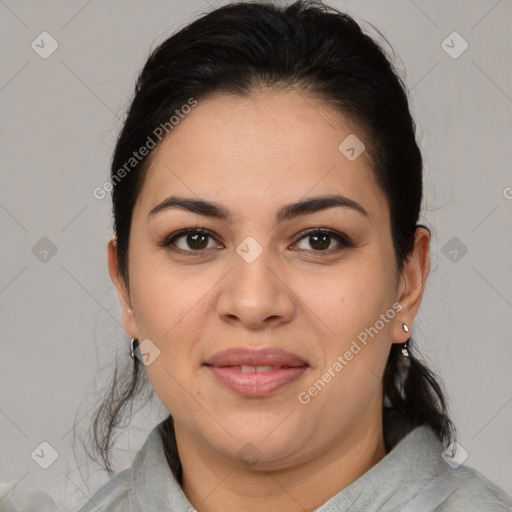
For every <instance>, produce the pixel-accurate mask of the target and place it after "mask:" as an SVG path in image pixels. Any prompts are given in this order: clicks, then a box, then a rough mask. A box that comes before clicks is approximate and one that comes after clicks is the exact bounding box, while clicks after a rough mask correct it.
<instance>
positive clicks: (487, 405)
mask: <svg viewBox="0 0 512 512" xmlns="http://www.w3.org/2000/svg"><path fill="white" fill-rule="evenodd" d="M222 3H226V2H220V1H219V2H213V1H212V0H210V2H208V1H207V0H187V1H181V0H180V1H178V0H172V1H171V0H167V1H163V0H153V1H149V2H147V1H145V2H142V1H122V0H110V1H100V0H89V1H86V0H70V1H67V2H57V1H55V0H54V1H51V0H49V1H46V2H36V1H28V0H16V1H14V0H0V43H1V44H0V59H1V66H0V109H1V117H0V130H1V131H0V134H1V139H0V140H1V160H0V166H1V185H0V229H1V258H2V259H1V263H2V264H1V266H0V315H1V337H2V342H1V350H2V352H1V357H0V429H1V437H0V450H1V452H0V453H1V456H0V461H1V466H0V482H1V481H3V482H6V481H22V482H23V483H24V484H27V485H31V486H34V487H37V488H41V489H44V490H45V491H47V492H48V493H50V494H51V495H52V496H53V498H54V499H55V500H56V502H57V503H58V504H59V505H60V506H61V507H62V508H66V507H67V508H68V509H69V510H76V508H78V504H81V503H83V502H84V501H85V500H86V499H87V497H89V496H90V494H91V492H92V491H94V490H95V488H96V487H98V486H99V485H100V484H101V483H102V482H104V481H106V480H107V479H108V476H106V475H105V474H103V473H101V472H99V471H98V470H97V467H96V466H94V465H88V464H87V460H86V459H85V458H84V457H83V454H82V453H81V452H80V450H79V449H78V448H77V450H78V453H77V455H78V459H79V460H78V461H77V460H76V459H75V452H74V450H73V443H72V440H73V435H72V427H73V424H74V423H76V424H77V427H78V428H79V429H81V430H82V431H83V432H85V431H87V428H88V422H89V420H90V414H89V411H90V407H92V406H93V405H94V404H95V403H96V402H97V400H99V398H100V395H97V394H95V393H98V392H101V390H102V389H103V388H104V384H102V383H103V382H104V380H105V378H107V377H108V374H109V373H110V372H111V371H112V368H113V364H114V360H115V358H116V357H118V358H119V359H120V361H121V362H122V364H125V365H129V364H130V357H129V351H128V341H129V340H128V338H127V336H126V334H125V333H124V330H123V329H122V327H121V323H120V321H121V317H120V310H119V306H118V302H117V295H116V294H115V291H114V288H113V286H112V285H111V282H110V279H109V276H108V271H107V265H106V263H107V260H106V244H107V242H108V240H109V238H110V237H111V235H112V228H111V213H110V201H109V198H108V197H107V198H106V199H103V200H97V199H95V197H94V196H93V190H94V189H95V188H96V187H98V186H101V185H102V184H103V183H104V182H105V181H106V180H107V179H108V172H109V162H110V158H111V153H112V150H113V147H114V142H115V139H116V136H117V134H118V131H119V129H120V127H121V124H122V118H123V114H124V112H125V110H126V108H127V106H128V104H129V100H130V97H131V94H132V91H133V87H134V81H135V78H136V76H137V74H138V72H139V70H140V68H141V67H142V65H143V64H144V62H145V59H146V58H147V56H148V52H149V51H150V50H151V49H152V48H154V47H155V45H156V44H157V43H159V42H161V41H163V40H164V39H165V38H166V37H168V36H169V35H170V34H171V33H172V32H174V31H175V30H177V29H179V28H181V27H182V26H184V25H185V24H187V23H188V22H190V21H191V20H192V19H194V18H195V17H197V16H198V15H199V14H201V13H205V12H207V11H209V10H211V9H212V7H217V6H220V5H221V4H222ZM330 4H331V5H332V6H334V7H337V8H339V9H340V10H343V11H346V12H348V13H349V14H351V15H352V16H354V17H355V18H356V20H357V21H359V22H361V24H362V26H363V28H364V29H365V30H367V31H368V32H369V33H371V34H374V33H373V31H372V28H371V27H370V26H369V25H368V24H366V23H365V21H367V22H369V23H372V24H374V25H375V26H376V27H377V28H378V29H379V30H380V31H381V32H382V33H383V34H384V35H385V36H386V38H387V39H388V41H389V42H390V43H391V45H392V46H393V48H394V49H395V51H396V53H397V55H398V57H399V60H397V61H396V65H397V66H398V68H399V69H400V70H401V72H402V75H403V76H404V80H405V82H406V84H407V86H408V88H409V91H410V102H411V110H412V112H413V116H414V117H415V120H416V123H417V132H418V140H419V141H420V144H421V149H422V151H423V155H424V159H425V200H424V208H423V213H422V219H421V220H422V222H424V223H426V224H427V225H428V226H430V227H431V228H432V229H433V232H434V233H433V241H432V246H431V247H432V269H431V273H430V278H429V283H428V286H427V290H426V294H425V297H424V302H423V304H422V307H421V310H420V313H419V316H418V317H417V319H416V322H415V325H414V331H413V337H414V338H415V340H416V344H417V345H418V346H419V348H420V349H421V351H422V353H423V355H424V358H425V359H426V360H427V362H429V363H430V365H431V367H432V369H434V371H436V372H437V373H438V374H439V375H440V377H441V379H442V381H443V382H444V384H445V388H446V390H447V394H448V396H449V399H450V411H451V414H452V417H453V419H454V421H455V423H456V425H457V427H458V432H459V443H460V445H461V446H462V447H463V448H464V450H465V451H467V453H468V458H467V460H466V461H465V464H467V465H469V466H471V467H474V468H476V469H477V470H479V471H480V472H482V473H483V474H484V475H485V476H486V477H488V478H489V479H490V480H492V481H494V482H495V483H496V484H498V485H499V486H500V487H502V488H503V489H504V490H505V491H507V492H508V493H512V428H511V426H512V371H511V363H512V343H511V333H512V265H511V261H512V259H511V255H512V172H511V162H512V144H511V143H510V141H511V135H512V67H511V65H510V63H511V62H512V42H511V41H512V40H511V36H510V27H511V26H512V3H511V2H509V1H505V0H500V1H497V0H478V1H477V0H472V1H469V0H459V1H455V0H451V1H441V0H436V1H426V0H415V1H412V0H392V1H390V0H385V1H384V0H359V1H341V0H339V1H331V2H330ZM364 20H365V21H364ZM43 32H47V34H43V35H41V33H43ZM454 32H456V34H454ZM41 39H43V40H44V43H41ZM33 42H34V43H33ZM57 44H58V47H57V48H56V50H55V51H54V52H53V53H52V54H51V55H47V53H49V52H50V51H51V50H52V49H53V47H55V46H56V45H57ZM52 45H53V46H52ZM466 46H467V48H466ZM45 52H46V54H45ZM43 57H46V58H43ZM165 413H166V411H165V410H164V409H163V406H162V405H161V404H160V403H159V402H158V399H155V401H154V402H153V404H152V405H151V404H150V405H148V406H147V407H145V409H143V410H142V412H140V413H139V414H137V415H136V416H135V417H134V419H133V422H132V424H131V425H130V428H129V429H127V430H126V431H125V432H124V433H123V434H122V435H121V437H120V438H119V445H118V449H117V451H116V461H115V462H116V470H121V469H124V468H125V467H128V466H129V465H130V462H131V460H132V458H133V456H134V455H135V453H136V451H137V450H138V448H140V446H141V444H142V442H143V441H144V440H145V438H146V436H147V435H148V433H149V432H150V430H151V429H152V428H153V427H154V426H155V425H156V423H157V422H158V421H160V419H163V417H165ZM42 442H46V443H49V444H50V445H51V447H53V449H54V450H55V451H56V453H57V454H58V456H57V459H56V460H55V462H54V463H53V464H52V465H51V466H50V467H49V468H48V469H43V468H41V467H40V466H39V465H38V464H37V463H36V462H35V460H34V458H35V457H33V453H34V451H35V453H37V450H40V449H41V443H42ZM43 446H46V445H43ZM87 471H89V472H90V474H89V475H88V477H87V481H86V482H84V481H83V479H82V477H83V476H84V472H87ZM86 476H87V475H86ZM86 484H88V486H87V485H86Z"/></svg>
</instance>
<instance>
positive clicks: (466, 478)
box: [438, 466, 512, 512]
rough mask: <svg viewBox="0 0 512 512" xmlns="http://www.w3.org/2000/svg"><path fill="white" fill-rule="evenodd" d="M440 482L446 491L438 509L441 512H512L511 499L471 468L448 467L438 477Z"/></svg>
mask: <svg viewBox="0 0 512 512" xmlns="http://www.w3.org/2000/svg"><path fill="white" fill-rule="evenodd" d="M440 480H443V481H444V482H445V485H443V487H445V488H446V489H447V491H448V492H447V493H446V496H445V499H444V500H443V502H442V507H441V508H440V511H442V512H455V511H459V510H466V511H469V510H478V511H479V512H512V497H511V496H510V495H508V494H507V493H506V492H505V491H504V490H502V489H501V488H499V487H498V486H497V485H496V484H494V483H493V482H491V481H490V480H488V479H487V478H486V477H485V476H484V475H482V474H481V473H479V472H478V471H477V470H475V469H473V468H471V467H468V466H459V467H458V468H456V469H453V468H449V467H448V468H447V470H446V472H444V473H443V474H441V475H439V477H438V482H439V481H440Z"/></svg>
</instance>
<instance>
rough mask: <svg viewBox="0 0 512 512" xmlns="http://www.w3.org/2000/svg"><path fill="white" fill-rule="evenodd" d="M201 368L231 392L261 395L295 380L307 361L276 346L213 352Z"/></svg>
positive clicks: (304, 369)
mask: <svg viewBox="0 0 512 512" xmlns="http://www.w3.org/2000/svg"><path fill="white" fill-rule="evenodd" d="M205 367H206V368H207V369H208V370H209V371H211V372H212V374H213V375H214V376H215V377H216V378H217V379H218V380H219V381H220V382H221V383H222V384H224V385H225V386H226V387H228V388H229V389H231V390H232V391H234V392H236V393H239V394H241V395H244V396H248V397H263V396H268V395H270V394H272V393H274V392H275V391H277V390H278V389H280V388H281V387H283V386H285V385H286V384H289V383H290V382H293V381H294V380H296V379H298V378H299V377H300V376H301V375H302V374H303V373H304V372H305V371H306V369H307V368H308V364H307V362H306V361H305V360H304V359H302V358H301V357H299V356H298V355H296V354H291V353H289V352H285V351H283V350H280V349H260V350H250V349H245V348H235V349H229V350H225V351H223V352H219V353H217V354H215V355H214V356H213V357H211V358H210V359H208V360H207V361H206V362H205Z"/></svg>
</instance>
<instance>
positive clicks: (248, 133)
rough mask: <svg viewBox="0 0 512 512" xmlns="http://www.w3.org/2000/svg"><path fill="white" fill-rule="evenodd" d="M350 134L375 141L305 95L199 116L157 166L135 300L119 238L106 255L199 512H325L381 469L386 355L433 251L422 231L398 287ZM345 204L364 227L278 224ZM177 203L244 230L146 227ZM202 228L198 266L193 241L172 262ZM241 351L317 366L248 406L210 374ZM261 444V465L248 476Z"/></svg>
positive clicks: (273, 96)
mask: <svg viewBox="0 0 512 512" xmlns="http://www.w3.org/2000/svg"><path fill="white" fill-rule="evenodd" d="M351 133H355V134H356V135H357V136H358V138H359V139H360V140H362V141H364V140H365V135H364V133H362V132H361V131H359V130H358V129H357V127H355V126H351V125H350V124H349V123H348V122H347V121H344V120H343V119H342V118H340V117H339V116H337V117H334V114H333V109H332V108H329V107H327V105H325V104H323V103H320V102H319V101H317V100H315V99H314V98H312V97H311V96H306V94H305V93H299V92H297V91H279V92H277V91H270V90H265V91H259V92H257V93H254V94H252V95H251V96H250V97H245V98H241V97H235V96H226V95H224V96H219V95H216V96H212V97H210V98H208V99H205V100H202V101H200V102H199V104H198V106H197V107H195V108H194V109H193V110H192V112H191V113H190V114H188V115H187V117H186V118H185V119H184V120H182V121H181V122H180V124H179V125H178V126H177V127H175V128H174V129H173V131H172V132H171V134H170V135H169V136H168V137H167V138H166V139H164V141H163V142H162V144H161V145H160V146H159V147H158V148H157V149H155V151H154V153H153V158H152V162H151V166H150V168H149V171H148V175H147V179H146V181H145V183H144V186H143V188H142V191H141V194H140V196H139V197H138V199H137V202H136V205H135V208H134V212H133V221H132V227H131V234H130V244H129V257H128V265H129V287H128V286H127V284H126V283H125V281H124V280H123V279H122V277H121V276H120V274H119V268H118V264H117V254H116V242H115V239H114V240H112V241H111V242H110V243H109V247H108V254H109V270H110V275H111V277H112V280H113V282H114V284H115V285H116V287H117V289H118V292H119V297H120V302H121V306H122V311H123V321H124V325H125V328H126V331H127V333H128V334H129V336H130V337H132V338H138V339H139V340H140V341H142V340H144V339H149V340H151V342H152V343H153V344H154V345H155V346H157V347H158V349H159V350H160V355H159V356H158V357H157V358H156V359H155V360H154V361H153V362H152V363H151V364H149V365H148V366H146V367H145V368H146V370H147V372H148V375H149V377H150V379H151V382H152V384H153V386H154V388H155V391H156V393H157V394H158V396H159V398H160V399H161V401H162V403H163V404H164V405H165V406H166V408H167V409H168V411H169V412H170V413H171V414H172V416H173V417H174V420H175V429H176V439H177V443H178V449H179V452H180V457H181V460H182V464H183V475H184V478H183V489H184V492H185V494H186V495H187V497H188V499H189V501H190V502H191V503H192V505H193V506H194V507H195V508H196V509H197V510H199V511H201V512H203V511H204V512H216V511H225V510H245V511H258V512H259V511H261V510H286V511H299V510H300V511H304V510H308V511H310V510H314V509H316V508H317V507H319V506H321V505H322V504H323V503H325V502H326V501H327V500H328V499H329V498H331V497H332V496H334V495H335V494H336V493H338V492H339V491H340V490H342V489H343V488H345V487H347V486H348V485H349V484H351V483H352V482H353V481H355V480H356V479H357V478H358V477H360V476H361V475H362V474H363V473H365V472H366V471H367V470H368V469H370V468H371V467H372V466H374V465H375V464H376V463H378V462H379V461H380V460H381V459H382V458H383V457H384V456H385V455H386V450H385V446H384V437H383V431H382V405H383V393H382V375H383V372H384V369H385V365H386V360H387V357H388V354H389V350H390V348H391V344H392V343H404V342H405V341H407V339H408V338H409V336H410V334H408V333H407V332H404V331H403V329H402V322H405V323H407V324H408V326H409V328H410V329H411V330H412V327H413V324H414V318H415V316H416V314H417V311H418V309H419V307H420V303H421V299H422V295H423V291H424V286H425V282H426V279H427V275H428V272H429V268H430V260H429V244H430V236H429V233H428V231H426V230H425V229H422V228H418V229H417V232H416V242H415V248H414V253H413V254H412V255H411V257H410V258H409V259H408V261H407V262H406V266H405V268H404V270H403V272H402V273H399V272H398V270H397V267H396V260H395V255H394V252H393V248H392V239H391V228H390V218H389V208H388V205H387V202H386V198H385V196H384V194H383V192H382V190H381V189H380V188H379V186H378V184H377V182H376V181H375V178H374V174H373V170H372V164H371V161H370V156H369V152H368V151H365V152H363V153H362V154H361V156H359V158H357V159H356V160H354V161H349V160H348V159H347V158H346V157H345V156H344V155H343V154H342V153H341V152H340V151H339V150H338V145H339V144H340V142H341V141H343V140H344V139H345V138H346V137H347V136H348V135H349V134H351ZM333 193H337V194H341V195H343V196H345V197H348V198H350V199H352V200H353V201H357V202H358V203H359V204H360V205H361V206H363V207H364V209H365V210H366V211H367V212H368V217H365V216H364V215H362V214H360V213H358V212H357V211H356V210H354V209H351V208H341V207H334V208H330V209H326V210H323V211H319V212H315V213H312V214H309V215H304V216H301V217H297V218H294V219H291V220H288V221H284V222H281V223H276V220H275V214H276V212H277V210H278V209H279V208H280V207H282V206H283V205H285V204H288V203H292V202H296V201H298V200H301V199H304V198H305V197H313V196H317V195H324V194H333ZM170 195H178V196H183V197H192V198H202V199H205V200H209V201H212V202H215V203H220V204H221V205H223V206H224V207H226V208H229V210H231V211H232V214H233V218H232V220H229V221H228V220H219V219H212V218H207V217H204V216H202V215H199V214H196V213H193V212H190V211H186V210H181V209H176V208H175V209H167V210H163V211H161V212H160V213H158V214H155V215H153V216H151V215H149V216H148V213H149V212H150V211H151V210H152V209H153V208H154V207H155V206H156V205H158V204H159V203H161V202H162V201H163V200H164V199H165V198H167V197H168V196H170ZM197 227H198V228H203V229H207V230H209V231H211V232H212V236H211V237H209V238H206V239H204V245H203V246H202V247H206V248H205V249H201V250H202V251H203V252H202V253H200V254H199V255H198V250H197V245H193V244H192V245H190V243H187V237H186V236H183V237H181V238H180V239H178V240H175V246H177V248H178V249H182V250H183V251H189V252H193V251H194V249H196V250H195V254H196V255H192V256H187V255H184V254H180V253H179V252H173V251H172V249H171V247H161V246H160V245H159V243H160V242H162V241H163V240H164V239H165V238H166V237H168V236H169V235H170V234H172V233H174V232H176V231H178V230H180V229H183V228H197ZM310 228H323V229H331V230H335V231H338V232H339V233H342V234H345V235H346V236H348V237H349V238H350V239H351V240H352V242H353V243H354V247H345V246H344V245H343V244H340V243H339V242H338V241H337V240H336V239H335V238H333V237H331V238H328V239H327V242H326V245H327V249H322V247H321V246H320V244H319V242H316V241H315V239H314V238H312V237H311V236H306V235H304V234H302V232H303V231H304V230H306V229H310ZM248 236H251V237H253V238H254V239H255V240H256V241H257V242H258V244H259V245H260V246H261V248H262V250H263V252H262V253H261V254H260V255H259V256H258V257H257V258H256V260H255V261H253V262H252V263H248V262H247V261H245V260H244V259H243V258H242V257H240V256H239V254H237V252H236V248H237V246H239V245H240V244H241V243H242V241H244V239H245V238H246V237H248ZM329 240H330V242H329ZM189 241H190V238H189ZM336 249H338V250H336ZM397 302H398V303H399V304H400V305H401V306H402V309H401V310H400V311H399V312H397V313H396V316H395V317H394V319H391V320H389V321H388V322H387V323H385V325H384V328H382V329H381V330H380V331H379V332H378V335H376V336H374V337H373V338H369V340H370V341H369V342H368V344H367V345H366V346H364V348H363V349H362V350H361V351H360V352H359V353H358V354H357V355H355V356H354V358H353V359H352V360H351V361H350V362H349V363H348V364H347V365H346V366H345V367H344V368H343V370H342V371H341V372H339V373H337V374H336V376H335V377H333V378H332V380H331V381H330V382H329V383H328V384H327V385H326V386H325V388H323V389H322V390H321V391H320V392H318V394H317V395H316V396H314V397H313V398H311V400H310V402H309V403H307V404H301V403H300V402H299V401H298V398H297V397H298V394H299V393H300V392H304V391H307V390H308V388H310V387H311V385H312V384H313V383H314V382H315V381H317V380H318V379H319V378H321V376H322V374H324V372H325V371H326V370H327V369H328V368H329V367H332V365H333V363H334V362H335V361H336V360H337V357H338V356H339V355H343V354H344V353H345V352H346V351H347V350H348V349H349V347H350V345H351V343H352V341H353V340H355V339H356V337H357V335H358V334H359V333H360V332H362V331H364V329H365V328H368V327H369V326H373V325H374V324H375V322H376V321H377V320H378V319H379V318H381V317H380V315H382V314H385V313H386V311H389V310H390V308H392V304H394V303H397ZM240 346H243V347H278V348H281V349H284V350H287V351H289V352H294V353H296V354H298V355H300V356H301V357H303V358H304V359H305V360H306V361H307V362H308V364H309V367H308V369H307V370H306V372H305V373H304V374H303V375H302V376H301V377H300V378H299V379H298V380H296V381H294V382H292V383H290V384H288V385H287V386H285V387H284V388H281V389H280V390H278V391H277V392H276V393H274V394H273V395H272V396H268V397H264V398H254V397H249V398H248V397H244V396H241V395H238V394H236V393H234V392H233V391H231V390H230V389H228V388H226V387H224V386H223V385H222V384H220V383H219V382H218V381H217V380H216V379H214V378H213V376H212V375H211V374H210V372H209V371H207V370H206V368H204V367H203V363H204V361H205V360H206V359H207V358H208V357H211V356H212V355H213V354H215V353H217V352H219V351H221V350H224V349H227V348H232V347H240ZM248 442H250V443H252V444H251V445H250V447H251V448H250V449H249V450H253V453H255V454H257V455H255V457H254V458H255V459H257V462H256V463H251V464H247V463H244V462H242V461H241V460H240V455H239V451H240V450H241V449H242V447H244V445H246V444H247V443H248ZM247 449H248V448H247V446H246V448H245V450H247Z"/></svg>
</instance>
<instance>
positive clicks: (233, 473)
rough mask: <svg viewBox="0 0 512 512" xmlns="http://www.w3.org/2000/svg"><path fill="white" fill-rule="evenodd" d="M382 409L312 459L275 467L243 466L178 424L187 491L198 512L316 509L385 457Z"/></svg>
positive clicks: (186, 493)
mask: <svg viewBox="0 0 512 512" xmlns="http://www.w3.org/2000/svg"><path fill="white" fill-rule="evenodd" d="M373 412H375V411H373ZM379 412H380V414H378V415H377V417H375V415H374V419H373V421H372V420H371V419H370V418H369V417H364V418H362V419H361V420H362V421H360V422H359V424H358V425H356V426H355V428H352V429H351V431H350V432H348V433H344V435H343V436H342V438H340V439H337V440H336V441H335V443H333V444H332V445H331V446H327V447H325V450H324V451H323V452H322V453H320V454H319V455H317V456H316V457H315V458H314V459H312V460H308V461H307V462H305V463H302V464H300V465H297V466H294V467H290V468H286V469H279V470H275V471H266V470H258V469H254V468H246V467H242V468H241V467H240V466H238V465H235V464H234V463H233V462H232V461H231V460H230V459H228V458H225V457H222V458H221V457H220V456H219V454H218V453H217V452H214V451H212V450H209V449H208V448H206V447H205V445H204V444H203V443H201V442H200V441H199V440H198V439H197V438H195V437H192V436H190V434H189V433H187V432H186V431H185V430H184V429H181V428H180V426H179V425H176V438H177V442H178V446H179V450H180V455H181V459H182V465H183V491H184V493H185V495H186V496H187V498H188V500H189V501H190V503H191V504H192V505H193V506H194V507H195V508H196V509H197V510H198V511H199V512H221V511H222V512H223V511H225V510H244V511H247V512H260V511H261V510H282V511H286V512H295V511H297V512H299V511H300V512H305V511H314V510H316V509H317V508H318V507H320V506H321V505H323V504H324V503H325V502H326V501H328V500H329V499H330V498H332V497H333V496H335V495H336V494H337V493H338V492H340V491H341V490H342V489H344V488H346V487H347V486H349V485H350V484H351V483H353V482H354V481H355V480H357V479H358V478H359V477H360V476H361V475H363V474H364V473H366V472H367V471H368V470H369V469H370V468H371V467H373V466H374V465H375V464H377V463H378V462H379V461H380V460H381V459H382V458H384V457H385V456H386V449H385V444H384V436H383V430H382V410H381V408H380V409H379Z"/></svg>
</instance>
